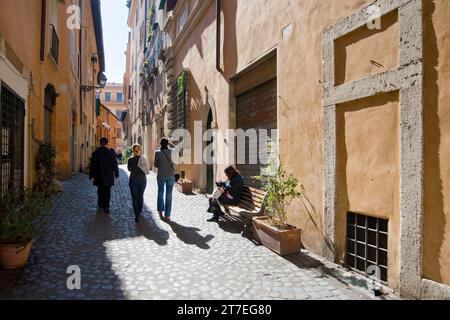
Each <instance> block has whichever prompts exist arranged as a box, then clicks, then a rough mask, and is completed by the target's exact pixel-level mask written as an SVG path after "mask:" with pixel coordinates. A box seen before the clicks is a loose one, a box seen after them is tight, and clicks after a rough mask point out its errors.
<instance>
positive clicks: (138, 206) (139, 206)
mask: <svg viewBox="0 0 450 320" xmlns="http://www.w3.org/2000/svg"><path fill="white" fill-rule="evenodd" d="M146 187H147V179H145V180H130V191H131V198H132V200H133V210H134V214H135V215H136V217H139V216H140V215H141V213H142V210H143V208H144V192H145V188H146Z"/></svg>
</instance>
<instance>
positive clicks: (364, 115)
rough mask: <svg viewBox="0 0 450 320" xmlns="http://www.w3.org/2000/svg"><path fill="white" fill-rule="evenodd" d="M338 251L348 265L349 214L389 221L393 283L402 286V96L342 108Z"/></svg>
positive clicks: (340, 117) (338, 189) (343, 105)
mask: <svg viewBox="0 0 450 320" xmlns="http://www.w3.org/2000/svg"><path fill="white" fill-rule="evenodd" d="M337 110H338V112H337V172H338V175H337V191H338V193H337V197H338V198H337V203H338V210H337V223H336V226H337V230H336V233H337V246H338V257H339V260H340V261H342V262H343V261H345V254H344V250H345V241H346V224H347V220H346V217H347V212H355V213H363V214H367V215H370V216H372V217H376V218H383V219H388V220H389V239H388V270H389V272H388V282H389V285H390V286H391V287H397V286H398V272H399V265H398V261H399V243H400V234H399V233H400V198H399V197H400V126H399V123H400V107H399V96H398V92H394V93H391V94H387V95H381V96H376V97H371V98H367V99H364V100H360V101H353V102H350V103H346V104H342V105H339V106H338V108H337Z"/></svg>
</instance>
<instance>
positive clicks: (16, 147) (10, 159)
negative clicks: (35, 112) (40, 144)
mask: <svg viewBox="0 0 450 320" xmlns="http://www.w3.org/2000/svg"><path fill="white" fill-rule="evenodd" d="M0 105H1V110H0V117H1V119H2V121H1V122H0V128H1V129H0V137H1V140H0V154H1V157H0V170H1V175H0V182H1V183H0V188H1V189H0V190H1V193H2V194H5V193H12V192H17V191H20V190H23V185H24V163H23V159H24V133H25V102H24V101H23V100H22V98H20V97H19V96H18V95H16V94H15V93H14V92H13V91H11V90H9V88H7V87H6V86H4V85H1V84H0Z"/></svg>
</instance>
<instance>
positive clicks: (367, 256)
mask: <svg viewBox="0 0 450 320" xmlns="http://www.w3.org/2000/svg"><path fill="white" fill-rule="evenodd" d="M346 261H347V265H348V266H349V267H350V268H352V269H355V270H357V271H360V272H362V273H363V274H366V275H368V274H369V273H370V272H369V271H370V268H371V267H378V268H379V271H380V274H379V277H380V278H379V280H381V282H387V278H388V276H387V274H388V220H385V219H379V218H374V217H369V216H366V215H362V214H357V213H352V212H349V213H348V214H347V249H346ZM370 275H372V274H370Z"/></svg>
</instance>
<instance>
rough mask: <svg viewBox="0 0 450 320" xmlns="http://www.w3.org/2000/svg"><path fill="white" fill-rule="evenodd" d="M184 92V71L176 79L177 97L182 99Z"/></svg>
mask: <svg viewBox="0 0 450 320" xmlns="http://www.w3.org/2000/svg"><path fill="white" fill-rule="evenodd" d="M185 91H186V71H183V72H182V73H181V74H180V75H179V76H178V78H177V97H178V99H181V98H183V97H184V92H185Z"/></svg>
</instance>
